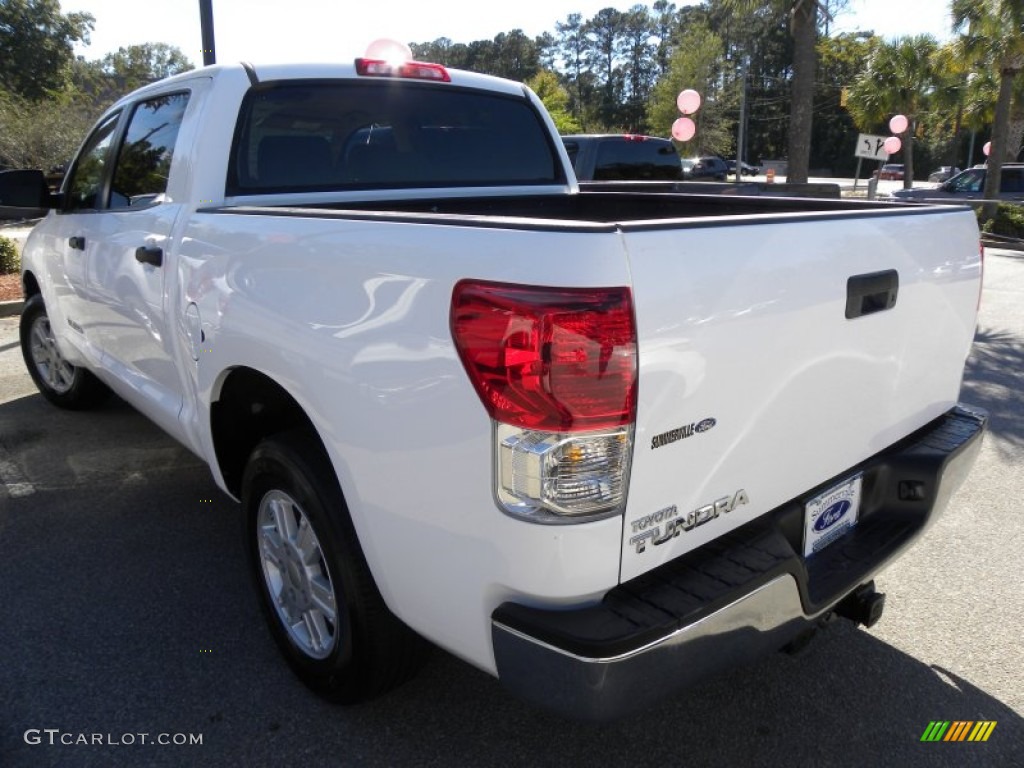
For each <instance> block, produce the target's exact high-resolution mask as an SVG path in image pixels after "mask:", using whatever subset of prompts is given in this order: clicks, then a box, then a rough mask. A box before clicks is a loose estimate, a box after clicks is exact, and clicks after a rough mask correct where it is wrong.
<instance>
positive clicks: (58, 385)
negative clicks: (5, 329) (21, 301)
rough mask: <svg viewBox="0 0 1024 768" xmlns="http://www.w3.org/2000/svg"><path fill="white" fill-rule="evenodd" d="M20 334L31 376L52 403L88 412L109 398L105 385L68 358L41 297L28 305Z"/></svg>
mask: <svg viewBox="0 0 1024 768" xmlns="http://www.w3.org/2000/svg"><path fill="white" fill-rule="evenodd" d="M19 332H20V340H21V354H22V357H24V358H25V366H26V367H27V368H28V375H29V376H31V377H32V381H33V382H34V383H35V385H36V387H37V388H38V389H39V391H40V392H41V393H42V395H43V397H45V398H46V399H47V400H49V401H50V402H51V403H53V404H54V405H58V406H60V407H61V408H68V409H70V410H84V409H86V408H92V407H93V406H95V405H97V404H99V403H100V402H101V401H102V400H103V399H104V398H105V397H106V396H107V394H108V392H109V390H107V388H106V386H104V384H103V382H101V381H100V380H99V379H97V378H96V377H95V376H93V375H92V374H91V373H90V372H89V371H87V370H85V369H84V368H81V367H79V366H75V365H72V364H71V363H69V362H68V361H67V360H66V359H64V356H63V355H62V354H61V351H60V348H59V347H58V346H57V339H56V337H55V336H54V333H53V328H52V327H50V317H49V315H48V314H47V313H46V305H45V304H44V303H43V297H42V296H40V295H39V294H36V295H35V296H33V297H31V298H30V299H29V300H28V301H27V302H26V303H25V309H24V310H22V313H21V325H20V328H19Z"/></svg>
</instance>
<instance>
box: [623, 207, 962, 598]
mask: <svg viewBox="0 0 1024 768" xmlns="http://www.w3.org/2000/svg"><path fill="white" fill-rule="evenodd" d="M968 219H969V220H970V221H967V220H968ZM621 226H622V232H623V240H624V243H625V247H626V250H627V253H628V256H629V260H630V269H631V271H632V279H633V290H634V301H635V306H636V314H637V332H638V342H639V403H638V412H637V424H636V442H635V449H634V455H633V464H632V475H631V480H630V492H629V500H628V505H627V509H626V517H625V524H624V527H623V542H622V547H623V551H622V566H621V574H620V577H621V579H622V580H627V579H630V578H633V577H635V576H637V575H639V574H641V573H644V572H646V571H648V570H650V569H651V568H653V567H655V566H658V565H660V564H662V563H664V562H666V561H667V560H670V559H672V558H674V557H676V556H678V555H680V554H682V553H684V552H688V551H690V550H692V549H694V548H695V547H698V546H700V545H702V544H704V543H706V542H708V541H710V540H712V539H715V538H717V537H719V536H721V535H722V534H723V533H725V532H727V531H729V530H732V529H734V528H736V527H738V526H739V525H742V524H743V523H746V522H748V521H750V520H752V519H753V518H755V517H757V516H758V515H761V514H763V513H765V512H767V511H768V510H771V509H773V508H774V507H777V506H778V505H780V504H782V503H784V502H786V501H789V500H791V499H793V498H795V497H798V496H801V495H802V494H806V493H808V492H809V491H810V490H811V489H814V488H815V487H816V486H819V485H821V484H822V483H824V482H825V481H826V480H829V479H830V478H834V477H837V476H842V475H843V474H844V473H845V472H847V470H849V469H850V468H851V467H854V466H855V465H856V464H857V463H859V462H861V461H863V460H864V459H866V458H868V457H869V456H871V455H873V454H874V453H877V452H878V451H880V450H881V449H883V448H885V447H886V446H889V445H891V444H892V443H894V442H896V441H897V440H899V439H901V438H903V437H905V436H906V435H908V434H909V433H911V432H912V431H914V430H915V429H918V428H920V427H921V426H923V425H925V424H926V423H928V422H929V421H931V420H932V419H934V418H936V417H938V416H939V415H941V414H942V413H944V412H945V411H946V410H948V409H949V408H951V407H952V406H953V405H954V404H955V402H956V399H957V394H958V392H959V389H960V379H961V374H962V371H963V365H964V360H965V357H966V356H967V354H968V351H969V348H970V344H971V340H972V338H973V335H974V326H975V312H976V308H977V302H978V295H979V288H980V286H979V282H980V277H981V256H980V252H979V245H978V236H977V228H976V225H975V224H974V223H973V214H972V213H971V212H970V210H968V209H954V208H934V207H933V208H921V209H897V208H894V209H893V210H891V211H890V210H885V211H877V210H876V211H872V212H869V213H867V212H863V213H862V212H857V213H854V214H850V213H835V214H825V215H813V214H812V215H810V216H808V215H804V216H801V217H800V220H799V222H793V221H789V220H788V217H786V216H764V217H745V218H739V217H722V218H718V219H716V220H714V221H713V222H708V221H707V220H701V221H696V220H694V221H691V222H687V221H676V222H674V223H672V224H667V223H666V222H665V221H659V222H648V223H644V222H633V223H628V224H622V225H621ZM848 315H850V316H849V317H848ZM716 502H717V505H716Z"/></svg>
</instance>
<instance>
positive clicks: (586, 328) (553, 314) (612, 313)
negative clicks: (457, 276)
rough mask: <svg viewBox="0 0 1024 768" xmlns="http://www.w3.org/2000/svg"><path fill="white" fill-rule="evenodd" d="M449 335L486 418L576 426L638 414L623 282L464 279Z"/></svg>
mask: <svg viewBox="0 0 1024 768" xmlns="http://www.w3.org/2000/svg"><path fill="white" fill-rule="evenodd" d="M451 328H452V336H453V338H454V339H455V346H456V348H457V349H458V351H459V357H460V358H461V359H462V364H463V366H465V368H466V372H467V373H468V374H469V378H470V380H471V381H472V382H473V386H474V387H475V388H476V391H477V394H478V395H479V396H480V399H481V401H483V404H484V407H485V408H486V409H487V412H488V413H489V414H490V415H491V417H492V418H493V419H495V420H496V421H499V422H501V423H504V424H511V425H513V426H518V427H523V428H526V429H537V430H552V431H562V432H578V431H582V430H593V429H607V428H611V427H618V426H621V425H624V424H630V423H632V422H633V421H634V420H635V416H636V365H637V363H636V325H635V323H634V320H633V299H632V295H631V293H630V291H629V289H628V288H581V289H576V288H542V287H534V286H520V285H506V284H501V283H488V282H478V281H473V280H463V281H462V282H460V283H458V284H457V285H456V286H455V290H454V291H453V293H452V309H451Z"/></svg>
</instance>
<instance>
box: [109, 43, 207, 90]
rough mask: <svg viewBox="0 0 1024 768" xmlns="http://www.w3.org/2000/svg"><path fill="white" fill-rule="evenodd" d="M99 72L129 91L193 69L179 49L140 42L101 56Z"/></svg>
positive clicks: (163, 44)
mask: <svg viewBox="0 0 1024 768" xmlns="http://www.w3.org/2000/svg"><path fill="white" fill-rule="evenodd" d="M100 69H101V70H102V71H103V73H104V74H105V75H107V77H109V78H111V79H112V80H113V81H114V82H115V83H116V84H117V85H118V86H119V87H120V88H121V89H122V90H123V91H124V92H128V91H133V90H135V89H136V88H139V87H141V86H143V85H146V84H147V83H151V82H153V81H154V80H161V79H163V78H165V77H170V76H171V75H177V74H179V73H181V72H187V71H189V70H190V69H194V67H193V66H192V62H191V61H189V60H188V57H187V56H185V54H184V53H182V52H181V49H180V48H177V47H175V46H173V45H167V44H166V43H142V44H140V45H130V46H128V47H127V48H118V49H117V52H116V53H108V54H107V55H106V56H104V57H103V59H102V62H101V63H100Z"/></svg>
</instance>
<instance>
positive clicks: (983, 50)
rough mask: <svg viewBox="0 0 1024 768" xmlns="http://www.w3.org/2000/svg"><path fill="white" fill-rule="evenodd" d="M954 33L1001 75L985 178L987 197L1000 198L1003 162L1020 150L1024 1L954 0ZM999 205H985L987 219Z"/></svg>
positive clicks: (985, 194) (952, 10) (969, 49)
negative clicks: (1016, 110)
mask: <svg viewBox="0 0 1024 768" xmlns="http://www.w3.org/2000/svg"><path fill="white" fill-rule="evenodd" d="M950 10H951V12H952V14H953V30H954V31H959V32H960V33H961V36H960V40H959V44H960V45H962V46H963V48H964V51H965V52H966V53H968V54H971V53H975V54H980V55H981V56H982V58H983V60H985V61H986V62H987V63H988V65H989V66H991V67H992V68H993V69H996V70H997V71H998V72H999V96H998V98H997V99H996V114H995V119H994V122H993V123H992V151H991V152H990V153H989V160H988V173H987V174H986V175H985V189H984V196H985V199H986V200H992V201H995V200H996V198H997V197H998V196H999V185H1000V181H1001V177H1002V169H1003V162H1004V161H1005V160H1006V159H1007V157H1008V156H1009V157H1012V158H1014V159H1016V154H1017V150H1018V149H1019V147H1011V146H1009V145H1008V142H1007V136H1008V133H1009V126H1010V104H1011V102H1012V99H1013V84H1014V80H1015V79H1016V77H1017V75H1018V74H1019V73H1020V72H1021V71H1022V70H1024V2H1022V1H1021V0H953V2H952V5H951V7H950ZM995 210H996V203H995V202H992V203H989V204H987V205H986V206H985V216H986V218H991V217H993V216H995Z"/></svg>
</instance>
